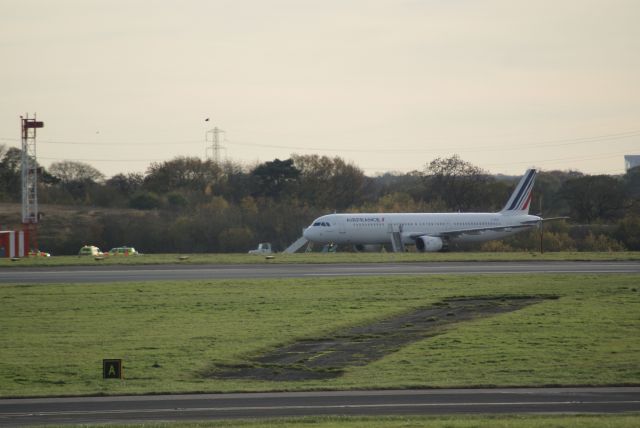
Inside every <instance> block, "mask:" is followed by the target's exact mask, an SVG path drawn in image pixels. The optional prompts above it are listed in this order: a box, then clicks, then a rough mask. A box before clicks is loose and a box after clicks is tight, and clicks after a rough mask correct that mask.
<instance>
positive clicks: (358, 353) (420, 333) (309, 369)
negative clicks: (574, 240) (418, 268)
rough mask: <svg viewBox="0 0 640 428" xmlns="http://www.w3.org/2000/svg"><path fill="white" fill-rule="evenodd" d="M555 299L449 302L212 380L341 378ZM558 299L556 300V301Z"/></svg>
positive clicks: (292, 348) (223, 369) (295, 346)
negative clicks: (414, 345)
mask: <svg viewBox="0 0 640 428" xmlns="http://www.w3.org/2000/svg"><path fill="white" fill-rule="evenodd" d="M548 298H550V297H540V296H536V297H531V296H524V297H521V296H515V297H514V296H506V297H490V298H473V299H456V298H453V299H447V300H444V301H442V302H438V303H436V304H435V305H433V306H429V307H425V308H419V309H417V310H414V311H412V312H409V313H405V314H401V315H398V316H395V317H393V318H387V319H383V320H380V321H377V322H374V323H371V324H367V325H362V326H358V327H352V328H348V329H344V330H339V331H336V332H334V333H333V334H331V335H330V336H328V337H323V338H314V339H308V340H301V341H298V342H295V343H291V344H288V345H283V346H282V347H279V348H277V349H275V350H273V351H270V352H268V353H265V354H263V355H259V356H256V357H255V358H253V359H252V360H251V362H250V363H249V364H245V365H235V366H216V367H215V368H214V370H213V371H212V372H211V373H209V374H208V377H215V378H220V379H229V378H233V379H243V378H244V379H257V380H270V381H295V380H309V379H327V378H333V377H338V376H340V375H341V374H342V373H343V370H344V369H345V368H346V367H349V366H362V365H366V364H368V363H370V362H372V361H375V360H378V359H380V358H382V357H383V356H385V355H387V354H390V353H392V352H395V351H397V350H398V349H400V348H401V347H403V346H405V345H407V344H409V343H411V342H415V341H418V340H421V339H424V338H426V337H430V336H435V335H437V334H440V333H442V332H443V331H445V330H446V328H447V326H450V325H452V324H457V323H460V322H464V321H468V320H472V319H476V318H480V317H488V316H493V315H498V314H502V313H506V312H512V311H516V310H518V309H521V308H524V307H526V306H529V305H532V304H535V303H538V302H540V301H542V300H543V299H548ZM551 298H555V297H551Z"/></svg>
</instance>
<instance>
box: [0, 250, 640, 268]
mask: <svg viewBox="0 0 640 428" xmlns="http://www.w3.org/2000/svg"><path fill="white" fill-rule="evenodd" d="M273 256H274V257H273V258H272V259H266V258H265V257H264V256H257V255H250V254H183V255H181V254H145V255H140V256H135V257H132V256H127V257H125V256H115V257H114V256H106V257H104V258H102V259H101V260H95V259H94V258H93V257H79V256H54V257H28V258H24V259H20V260H17V261H12V260H11V259H8V258H0V268H4V267H34V266H86V265H90V266H95V265H114V264H116V265H117V264H125V265H133V264H136V265H137V264H140V265H145V264H146V265H154V264H167V263H179V264H243V263H249V264H253V263H389V262H396V263H403V262H406V263H411V262H445V261H485V262H486V261H495V262H497V261H570V260H571V261H616V260H617V261H630V260H640V252H638V251H635V252H632V251H621V252H570V251H566V252H553V253H544V254H540V253H537V252H508V253H490V252H477V253H473V252H460V253H456V252H451V253H427V254H424V253H300V254H284V253H278V254H274V255H273Z"/></svg>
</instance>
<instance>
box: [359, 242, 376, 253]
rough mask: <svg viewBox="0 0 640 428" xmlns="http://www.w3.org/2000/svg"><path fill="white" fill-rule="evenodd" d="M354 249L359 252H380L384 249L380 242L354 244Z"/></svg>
mask: <svg viewBox="0 0 640 428" xmlns="http://www.w3.org/2000/svg"><path fill="white" fill-rule="evenodd" d="M353 249H354V250H356V251H357V252H359V253H379V252H380V251H382V245H380V244H357V245H354V246H353Z"/></svg>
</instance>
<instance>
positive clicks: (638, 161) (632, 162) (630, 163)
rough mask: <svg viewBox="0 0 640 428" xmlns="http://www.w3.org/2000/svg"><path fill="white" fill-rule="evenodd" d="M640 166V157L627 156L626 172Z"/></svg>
mask: <svg viewBox="0 0 640 428" xmlns="http://www.w3.org/2000/svg"><path fill="white" fill-rule="evenodd" d="M637 166H640V155H625V157H624V170H625V171H629V170H630V169H631V168H635V167H637Z"/></svg>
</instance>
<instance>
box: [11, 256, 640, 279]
mask: <svg viewBox="0 0 640 428" xmlns="http://www.w3.org/2000/svg"><path fill="white" fill-rule="evenodd" d="M540 273H583V274H589V273H590V274H612V273H634V274H638V273H640V262H634V261H628V262H426V263H356V264H354V263H350V264H346V263H345V264H340V263H336V264H270V263H268V262H265V264H247V265H237V264H235V265H157V266H155V265H154V266H152V265H144V266H61V267H47V268H19V267H16V268H10V269H4V270H2V271H0V284H9V283H18V284H49V283H99V282H124V281H163V280H202V279H243V278H244V279H248V278H307V277H317V278H318V277H329V276H374V275H383V276H390V275H441V274H463V275H477V274H540Z"/></svg>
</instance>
